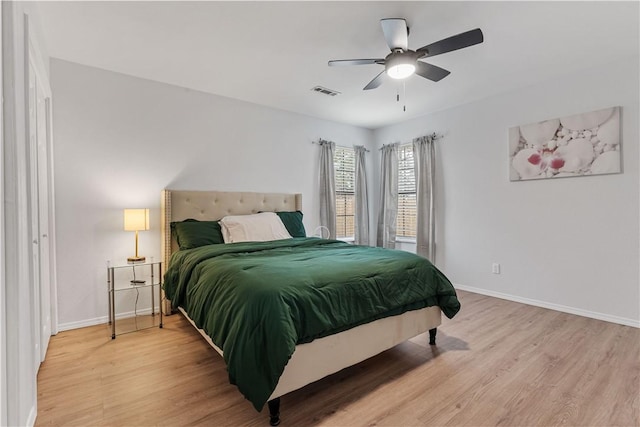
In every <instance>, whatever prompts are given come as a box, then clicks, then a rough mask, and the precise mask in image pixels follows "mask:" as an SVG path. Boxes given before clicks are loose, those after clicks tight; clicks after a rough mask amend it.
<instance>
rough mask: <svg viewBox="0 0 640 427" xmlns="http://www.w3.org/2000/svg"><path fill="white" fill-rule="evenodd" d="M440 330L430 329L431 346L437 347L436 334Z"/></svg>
mask: <svg viewBox="0 0 640 427" xmlns="http://www.w3.org/2000/svg"><path fill="white" fill-rule="evenodd" d="M437 332H438V328H433V329H429V345H436V333H437Z"/></svg>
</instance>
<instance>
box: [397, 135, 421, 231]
mask: <svg viewBox="0 0 640 427" xmlns="http://www.w3.org/2000/svg"><path fill="white" fill-rule="evenodd" d="M416 222H417V208H416V177H415V172H414V170H413V145H412V144H404V145H401V146H400V147H398V218H397V224H396V237H405V238H411V239H415V238H416Z"/></svg>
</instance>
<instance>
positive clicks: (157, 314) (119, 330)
mask: <svg viewBox="0 0 640 427" xmlns="http://www.w3.org/2000/svg"><path fill="white" fill-rule="evenodd" d="M156 287H157V289H156ZM147 289H148V292H147ZM107 291H108V299H109V326H110V329H111V338H112V339H115V337H116V335H120V334H123V333H127V332H135V331H138V330H141V329H146V328H150V327H155V326H158V327H160V328H162V262H160V261H158V262H153V260H151V261H149V262H144V263H127V264H119V265H113V266H112V265H111V264H110V263H107ZM116 296H117V298H116ZM141 297H142V299H143V301H142V303H143V304H144V303H145V302H147V301H148V299H150V306H149V304H148V303H147V304H146V305H147V307H148V308H146V309H139V308H138V302H139V300H140V298H141ZM156 297H157V302H158V306H157V307H156ZM132 302H133V304H132ZM116 304H117V305H119V306H120V307H121V313H118V314H117V315H116ZM123 306H124V309H125V311H124V312H122V307H123ZM131 308H133V310H131ZM127 310H128V311H127ZM116 324H117V325H116Z"/></svg>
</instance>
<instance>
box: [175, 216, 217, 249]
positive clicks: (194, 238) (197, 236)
mask: <svg viewBox="0 0 640 427" xmlns="http://www.w3.org/2000/svg"><path fill="white" fill-rule="evenodd" d="M171 233H172V234H173V235H174V236H175V238H176V241H177V242H178V247H180V249H181V250H182V249H193V248H197V247H199V246H204V245H215V244H219V243H224V238H223V237H222V230H221V229H220V224H219V223H218V221H198V220H197V219H185V220H184V221H177V222H172V223H171Z"/></svg>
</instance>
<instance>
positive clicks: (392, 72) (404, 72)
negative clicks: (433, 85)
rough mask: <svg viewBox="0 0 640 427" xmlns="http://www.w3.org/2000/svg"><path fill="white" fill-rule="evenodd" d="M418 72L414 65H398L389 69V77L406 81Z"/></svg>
mask: <svg viewBox="0 0 640 427" xmlns="http://www.w3.org/2000/svg"><path fill="white" fill-rule="evenodd" d="M415 71H416V66H415V65H413V64H396V65H393V66H391V67H389V68H388V69H387V75H389V77H391V78H392V79H405V78H407V77H409V76H410V75H412V74H413V73H414V72H415Z"/></svg>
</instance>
